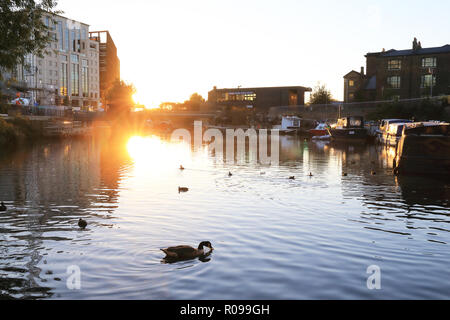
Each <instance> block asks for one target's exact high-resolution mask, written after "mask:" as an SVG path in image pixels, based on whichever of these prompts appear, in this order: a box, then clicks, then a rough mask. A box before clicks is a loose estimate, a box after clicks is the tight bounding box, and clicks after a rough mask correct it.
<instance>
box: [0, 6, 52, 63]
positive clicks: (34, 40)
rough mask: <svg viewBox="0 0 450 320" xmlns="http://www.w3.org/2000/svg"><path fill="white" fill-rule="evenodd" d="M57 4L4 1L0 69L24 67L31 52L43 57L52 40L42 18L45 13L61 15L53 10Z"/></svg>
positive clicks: (0, 19) (2, 7)
mask: <svg viewBox="0 0 450 320" xmlns="http://www.w3.org/2000/svg"><path fill="white" fill-rule="evenodd" d="M56 5H57V2H56V1H55V0H41V1H34V0H1V2H0V17H1V18H0V67H3V68H6V69H11V68H13V67H15V66H16V65H17V64H24V58H25V56H26V55H27V54H30V53H32V54H36V55H38V56H41V57H42V56H43V54H44V53H45V50H46V47H47V45H48V44H49V43H50V42H51V41H53V37H52V36H51V34H50V33H49V31H50V30H51V28H50V27H49V26H47V25H46V24H45V21H44V19H43V18H44V15H45V14H46V13H61V11H54V10H53V9H54V8H55V7H56Z"/></svg>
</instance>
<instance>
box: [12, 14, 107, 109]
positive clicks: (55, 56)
mask: <svg viewBox="0 0 450 320" xmlns="http://www.w3.org/2000/svg"><path fill="white" fill-rule="evenodd" d="M43 19H44V22H45V24H46V25H47V27H49V28H50V31H49V32H50V35H51V36H52V37H53V41H52V42H50V43H49V44H48V45H47V48H46V53H45V54H44V56H43V57H39V56H37V55H34V54H28V55H27V56H26V57H25V65H24V66H23V65H18V66H17V67H16V68H14V69H13V70H11V71H10V72H9V77H10V78H9V80H12V81H10V82H15V83H23V84H25V86H24V87H23V88H22V90H21V91H22V94H23V96H24V97H26V98H28V99H29V100H30V101H31V102H32V103H33V104H34V105H44V106H54V105H66V106H72V107H79V108H80V109H81V108H84V109H91V108H96V107H98V106H99V102H100V83H99V78H100V77H99V45H98V43H97V42H95V41H92V40H90V39H89V37H88V35H89V25H88V24H86V23H83V22H79V21H76V20H72V19H69V18H66V17H63V16H60V15H51V14H47V15H44V17H43Z"/></svg>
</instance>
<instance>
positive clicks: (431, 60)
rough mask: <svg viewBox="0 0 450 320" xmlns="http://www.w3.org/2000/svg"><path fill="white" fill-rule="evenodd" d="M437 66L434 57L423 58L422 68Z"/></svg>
mask: <svg viewBox="0 0 450 320" xmlns="http://www.w3.org/2000/svg"><path fill="white" fill-rule="evenodd" d="M436 66H437V59H436V58H423V59H422V68H435V67H436Z"/></svg>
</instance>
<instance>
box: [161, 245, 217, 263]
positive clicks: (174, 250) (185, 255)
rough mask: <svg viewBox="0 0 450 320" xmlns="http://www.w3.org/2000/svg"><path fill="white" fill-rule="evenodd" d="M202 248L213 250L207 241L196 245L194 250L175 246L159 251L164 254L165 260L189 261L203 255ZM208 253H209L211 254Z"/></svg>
mask: <svg viewBox="0 0 450 320" xmlns="http://www.w3.org/2000/svg"><path fill="white" fill-rule="evenodd" d="M204 247H207V248H209V249H211V251H212V250H214V248H213V247H212V245H211V242H209V241H203V242H201V243H200V244H199V245H198V248H197V249H195V248H193V247H191V246H184V245H183V246H177V247H169V248H166V249H161V251H162V252H164V253H165V254H166V258H165V259H168V260H189V259H195V258H198V257H201V256H203V255H205V250H204ZM211 251H210V252H211Z"/></svg>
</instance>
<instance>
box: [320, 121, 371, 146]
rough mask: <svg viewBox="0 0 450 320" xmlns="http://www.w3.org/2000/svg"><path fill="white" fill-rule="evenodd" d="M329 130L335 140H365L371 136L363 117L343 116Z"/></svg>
mask: <svg viewBox="0 0 450 320" xmlns="http://www.w3.org/2000/svg"><path fill="white" fill-rule="evenodd" d="M328 131H329V133H330V136H331V138H332V139H333V140H351V141H365V140H367V139H368V138H369V134H368V132H367V129H366V128H365V126H364V118H363V117H346V118H341V119H339V120H338V122H337V123H336V124H335V125H333V126H332V127H331V128H330V129H328Z"/></svg>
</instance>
